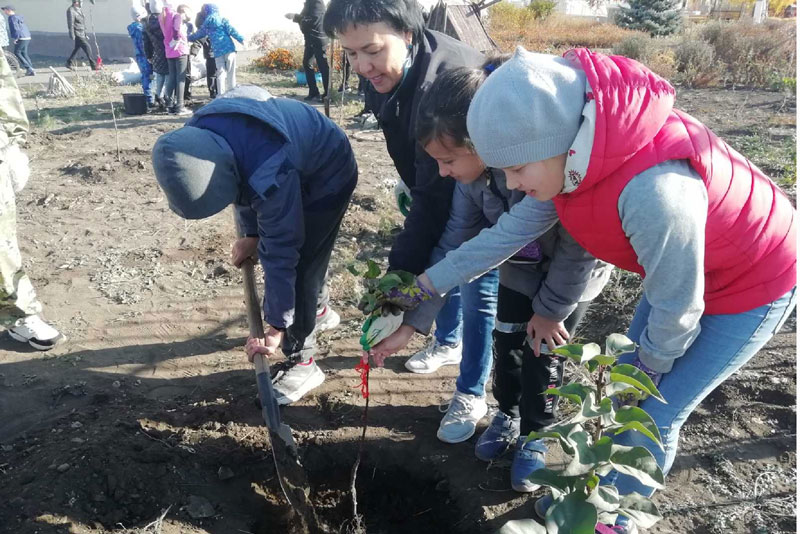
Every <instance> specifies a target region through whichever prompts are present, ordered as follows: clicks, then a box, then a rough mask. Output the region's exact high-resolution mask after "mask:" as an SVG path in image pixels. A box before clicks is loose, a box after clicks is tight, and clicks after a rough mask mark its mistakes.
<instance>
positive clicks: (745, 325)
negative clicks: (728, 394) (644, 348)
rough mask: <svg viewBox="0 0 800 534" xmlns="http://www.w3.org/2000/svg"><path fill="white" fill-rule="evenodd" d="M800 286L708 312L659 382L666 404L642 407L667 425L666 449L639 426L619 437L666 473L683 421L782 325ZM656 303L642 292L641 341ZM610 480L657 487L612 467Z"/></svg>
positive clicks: (629, 488)
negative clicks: (766, 299)
mask: <svg viewBox="0 0 800 534" xmlns="http://www.w3.org/2000/svg"><path fill="white" fill-rule="evenodd" d="M795 292H796V288H795V289H792V290H791V291H789V292H788V293H786V294H785V295H783V296H782V297H780V298H779V299H777V300H775V301H773V302H771V303H769V304H767V305H764V306H760V307H758V308H755V309H753V310H750V311H747V312H743V313H736V314H730V315H703V316H702V317H701V318H700V328H701V330H700V335H699V336H698V337H697V339H695V341H694V343H692V345H691V346H690V347H689V349H688V350H687V351H686V352H685V353H684V355H683V356H681V357H680V358H678V359H677V360H676V361H675V365H674V366H673V368H672V371H670V372H669V373H665V374H664V376H663V377H662V379H661V383H660V384H659V386H658V389H659V391H661V394H662V395H663V396H664V399H666V401H667V404H663V403H661V402H659V401H657V400H655V399H652V398H649V399H647V400H645V401H644V402H642V403H641V404H640V405H639V407H640V408H642V409H643V410H645V411H646V412H647V413H649V414H650V416H651V417H652V418H653V420H654V421H655V423H656V425H657V426H658V428H659V430H660V431H661V438H662V440H663V442H664V451H661V450H659V449H658V447H656V446H655V444H654V443H653V442H652V441H650V440H649V439H647V438H646V437H644V436H643V435H641V434H639V433H638V432H625V433H623V434H620V435H619V436H617V437H615V438H614V442H615V443H618V444H620V445H626V446H629V447H632V446H643V447H646V448H647V449H648V450H649V451H650V452H652V453H653V455H654V456H655V458H656V461H657V462H658V465H659V466H661V469H662V471H663V472H664V474H665V475H666V474H667V473H668V472H669V470H670V468H671V467H672V462H673V461H674V460H675V453H676V452H677V448H678V435H679V433H680V430H681V427H682V426H683V423H685V422H686V419H687V418H688V417H689V415H690V414H691V413H692V412H693V411H694V409H695V408H696V407H697V405H698V404H700V402H701V401H702V400H703V399H704V398H706V397H707V396H708V395H709V394H710V393H711V392H712V391H713V390H714V389H715V388H716V387H717V386H719V385H720V384H721V383H722V382H724V381H725V380H726V379H727V378H728V377H729V376H731V375H732V374H733V373H735V372H736V371H738V370H739V368H741V367H742V366H743V365H744V364H745V363H747V361H748V360H749V359H750V358H752V357H753V356H755V354H756V353H757V352H758V351H759V350H760V349H761V348H762V347H763V346H764V345H765V344H766V343H767V341H769V340H770V338H772V336H773V335H774V334H775V333H776V332H777V331H778V330H780V328H781V326H783V323H784V322H785V321H786V318H787V317H789V315H790V314H791V313H792V310H793V309H794V306H795V302H796V295H795ZM650 308H651V306H650V303H649V302H648V301H647V299H646V298H645V297H642V300H641V302H640V303H639V306H638V307H637V308H636V314H635V315H634V317H633V321H632V322H631V326H630V329H629V330H628V337H629V338H631V339H632V340H633V341H637V342H638V341H639V336H640V335H641V333H642V330H643V329H644V327H645V325H646V324H647V318H648V316H649V314H650ZM634 358H635V354H625V355H624V356H622V357H621V358H620V362H622V363H630V362H632V361H633V359H634ZM605 483H613V484H614V485H615V486H616V487H617V489H618V490H619V493H620V495H627V494H629V493H631V492H634V491H635V492H637V493H640V494H641V495H644V496H646V497H649V496H651V495H652V494H653V492H655V489H654V488H651V487H649V486H645V485H643V484H641V483H640V482H639V481H638V480H636V479H635V478H633V477H630V476H627V475H622V474H619V473H615V472H612V473H610V474H609V475H608V478H606V480H605Z"/></svg>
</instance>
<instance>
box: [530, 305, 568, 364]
mask: <svg viewBox="0 0 800 534" xmlns="http://www.w3.org/2000/svg"><path fill="white" fill-rule="evenodd" d="M527 332H528V336H530V339H531V348H532V349H533V354H534V355H535V356H537V357H538V356H539V355H540V354H541V351H540V348H541V345H542V343H546V344H547V348H548V349H550V350H553V349H554V348H556V347H558V346H559V345H565V344H566V343H567V341H569V332H567V329H566V328H564V323H563V322H561V321H552V320H550V319H547V318H546V317H542V316H541V315H536V314H534V315H533V317H531V320H530V321H528V328H527Z"/></svg>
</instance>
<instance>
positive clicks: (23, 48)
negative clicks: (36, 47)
mask: <svg viewBox="0 0 800 534" xmlns="http://www.w3.org/2000/svg"><path fill="white" fill-rule="evenodd" d="M29 44H31V40H30V39H24V40H20V41H17V42H16V43H15V44H14V55H15V56H17V59H19V63H20V65H22V68H23V69H25V70H26V71H28V72H31V71H32V70H33V63H31V58H30V57H29V56H28V45H29Z"/></svg>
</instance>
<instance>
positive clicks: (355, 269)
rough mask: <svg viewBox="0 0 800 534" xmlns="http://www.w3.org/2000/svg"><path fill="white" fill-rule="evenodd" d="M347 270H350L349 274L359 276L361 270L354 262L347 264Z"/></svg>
mask: <svg viewBox="0 0 800 534" xmlns="http://www.w3.org/2000/svg"><path fill="white" fill-rule="evenodd" d="M347 270H348V271H350V274H352V275H354V276H361V271H359V270H358V267H356V264H355V263H351V264H350V265H348V266H347Z"/></svg>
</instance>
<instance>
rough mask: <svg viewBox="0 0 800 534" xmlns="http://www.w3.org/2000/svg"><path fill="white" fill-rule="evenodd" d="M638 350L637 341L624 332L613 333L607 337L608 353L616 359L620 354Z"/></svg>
mask: <svg viewBox="0 0 800 534" xmlns="http://www.w3.org/2000/svg"><path fill="white" fill-rule="evenodd" d="M635 350H636V343H634V342H633V341H631V340H630V339H628V336H624V335H622V334H611V335H610V336H608V337H607V338H606V354H608V355H609V356H613V357H614V358H615V359H616V358H619V357H620V355H622V354H626V353H628V352H633V351H635Z"/></svg>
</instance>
